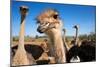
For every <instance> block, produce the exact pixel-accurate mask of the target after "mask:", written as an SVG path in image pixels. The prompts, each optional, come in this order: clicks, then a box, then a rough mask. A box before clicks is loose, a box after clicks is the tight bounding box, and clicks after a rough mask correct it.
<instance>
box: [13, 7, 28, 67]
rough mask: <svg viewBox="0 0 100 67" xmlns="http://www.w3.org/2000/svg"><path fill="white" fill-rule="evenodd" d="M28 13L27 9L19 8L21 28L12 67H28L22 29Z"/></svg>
mask: <svg viewBox="0 0 100 67" xmlns="http://www.w3.org/2000/svg"><path fill="white" fill-rule="evenodd" d="M27 12H28V7H26V6H21V7H20V13H21V27H20V32H19V45H18V49H17V51H16V53H15V56H14V57H13V61H12V66H16V65H28V64H29V60H28V58H27V54H26V51H25V48H24V27H25V17H26V15H27Z"/></svg>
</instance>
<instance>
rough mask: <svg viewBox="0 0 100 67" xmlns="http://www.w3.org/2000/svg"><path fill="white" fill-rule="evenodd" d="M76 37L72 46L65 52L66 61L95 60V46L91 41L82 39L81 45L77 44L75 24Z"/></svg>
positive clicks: (76, 27)
mask: <svg viewBox="0 0 100 67" xmlns="http://www.w3.org/2000/svg"><path fill="white" fill-rule="evenodd" d="M74 28H75V29H76V37H75V41H74V45H73V47H71V48H70V50H69V51H68V53H67V62H87V61H94V60H95V47H94V46H91V45H92V43H91V44H90V42H87V41H83V42H82V43H81V46H78V28H79V26H78V25H75V26H74Z"/></svg>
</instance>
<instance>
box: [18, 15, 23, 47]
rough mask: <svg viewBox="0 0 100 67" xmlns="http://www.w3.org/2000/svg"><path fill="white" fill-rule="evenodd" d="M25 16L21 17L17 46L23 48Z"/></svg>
mask: <svg viewBox="0 0 100 67" xmlns="http://www.w3.org/2000/svg"><path fill="white" fill-rule="evenodd" d="M24 28H25V16H22V17H21V26H20V32H19V45H18V48H20V49H24V33H25V29H24Z"/></svg>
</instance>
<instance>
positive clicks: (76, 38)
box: [73, 25, 79, 45]
mask: <svg viewBox="0 0 100 67" xmlns="http://www.w3.org/2000/svg"><path fill="white" fill-rule="evenodd" d="M73 28H75V30H76V37H75V45H78V30H79V25H75V26H74V27H73Z"/></svg>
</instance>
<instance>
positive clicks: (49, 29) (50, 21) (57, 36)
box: [37, 9, 66, 63]
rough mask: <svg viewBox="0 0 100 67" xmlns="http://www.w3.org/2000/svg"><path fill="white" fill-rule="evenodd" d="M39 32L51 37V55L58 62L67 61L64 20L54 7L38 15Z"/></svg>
mask: <svg viewBox="0 0 100 67" xmlns="http://www.w3.org/2000/svg"><path fill="white" fill-rule="evenodd" d="M37 23H38V28H37V31H38V32H39V33H45V34H46V35H48V37H49V39H50V45H48V46H49V50H50V56H51V57H55V61H56V63H65V62H66V57H65V50H64V45H63V40H62V35H61V27H62V21H61V20H60V18H59V13H58V12H57V11H56V10H54V9H48V10H46V11H44V12H43V13H42V14H40V15H39V16H38V17H37Z"/></svg>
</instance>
